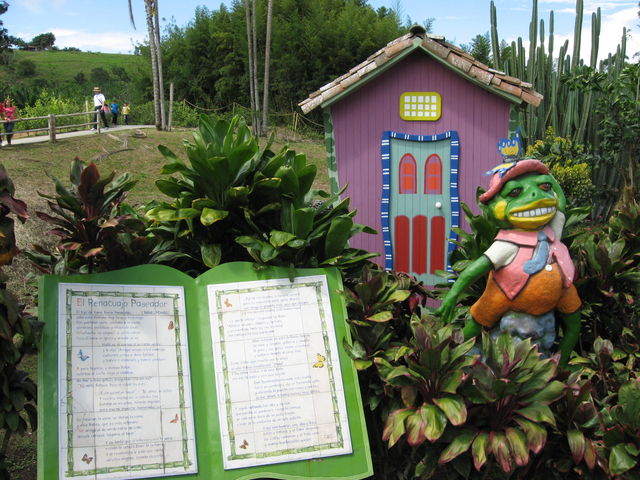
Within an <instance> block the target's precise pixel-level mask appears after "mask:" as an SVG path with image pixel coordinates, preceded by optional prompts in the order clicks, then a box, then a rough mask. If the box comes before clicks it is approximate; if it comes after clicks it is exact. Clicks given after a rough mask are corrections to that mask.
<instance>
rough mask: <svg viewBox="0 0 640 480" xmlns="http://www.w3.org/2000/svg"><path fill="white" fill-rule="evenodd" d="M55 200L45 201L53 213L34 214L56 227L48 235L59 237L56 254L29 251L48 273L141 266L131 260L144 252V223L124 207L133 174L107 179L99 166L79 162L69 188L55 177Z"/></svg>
mask: <svg viewBox="0 0 640 480" xmlns="http://www.w3.org/2000/svg"><path fill="white" fill-rule="evenodd" d="M52 179H53V181H54V183H55V195H52V196H50V195H44V194H42V193H41V194H40V195H41V196H42V197H44V198H47V199H48V201H47V203H48V205H49V209H50V210H51V212H52V214H48V213H44V212H36V215H37V216H38V218H40V219H41V220H44V221H45V222H48V223H50V224H53V225H54V228H53V229H52V230H50V231H49V233H50V234H52V235H55V236H57V237H58V238H59V242H58V244H57V251H56V252H49V251H48V250H46V249H45V248H43V247H42V246H40V245H36V246H34V249H35V251H34V252H29V254H28V255H29V257H30V259H31V260H32V261H33V262H34V263H35V264H36V265H38V266H39V267H40V268H41V270H43V271H45V272H55V273H60V274H68V273H78V272H79V273H90V272H99V271H106V270H113V269H116V268H121V267H125V266H129V265H131V264H136V263H141V262H140V261H135V260H132V257H134V258H135V257H136V255H139V254H140V252H145V251H146V250H145V248H144V246H145V244H146V243H148V241H147V240H148V239H147V238H146V237H145V236H144V235H143V232H144V229H145V227H146V224H145V223H144V222H143V221H142V220H141V219H140V218H139V216H137V215H136V212H135V211H134V210H133V209H132V208H131V207H130V206H128V205H126V204H124V203H123V200H124V198H125V195H126V193H127V192H128V191H129V190H131V189H132V188H133V186H134V185H135V184H136V181H135V180H131V177H130V175H129V174H127V173H124V174H121V175H119V176H118V177H117V178H115V172H111V174H109V175H107V176H106V177H104V178H101V177H100V172H99V170H98V167H97V166H96V164H95V163H93V162H92V163H90V164H89V165H85V164H84V163H83V162H81V161H80V160H79V159H78V158H76V159H75V160H74V161H73V162H72V164H71V172H70V180H71V187H70V188H67V187H65V186H64V185H63V184H62V182H61V181H60V180H58V179H57V178H55V177H52Z"/></svg>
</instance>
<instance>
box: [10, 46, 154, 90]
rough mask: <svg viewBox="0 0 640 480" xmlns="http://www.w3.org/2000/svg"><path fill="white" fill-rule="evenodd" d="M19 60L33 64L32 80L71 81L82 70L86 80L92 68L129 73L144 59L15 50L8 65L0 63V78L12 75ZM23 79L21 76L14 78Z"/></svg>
mask: <svg viewBox="0 0 640 480" xmlns="http://www.w3.org/2000/svg"><path fill="white" fill-rule="evenodd" d="M23 60H30V61H32V62H33V63H34V64H35V66H36V73H35V75H34V76H33V77H32V79H36V78H43V79H46V80H47V81H50V82H59V83H65V82H74V77H75V76H76V75H77V74H78V73H84V75H85V77H86V78H87V80H89V79H90V76H91V71H92V70H93V69H94V68H98V67H102V68H104V69H105V70H106V71H107V72H110V73H111V72H112V71H113V68H114V67H121V68H123V69H124V70H125V71H126V72H127V74H129V76H133V75H135V74H136V73H138V71H139V70H140V69H141V68H146V67H147V63H146V61H145V60H144V59H143V58H142V57H141V56H139V55H124V54H119V53H95V52H68V51H61V50H49V51H41V52H31V51H25V50H16V51H14V54H13V59H12V61H11V63H10V64H9V65H2V66H0V80H5V79H8V78H15V77H16V66H17V64H18V63H20V62H21V61H23ZM16 80H18V81H25V80H28V79H25V78H22V79H20V78H16Z"/></svg>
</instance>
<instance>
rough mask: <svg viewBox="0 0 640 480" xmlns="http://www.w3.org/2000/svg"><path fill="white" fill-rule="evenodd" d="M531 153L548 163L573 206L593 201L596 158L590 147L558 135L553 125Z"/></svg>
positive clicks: (570, 204)
mask: <svg viewBox="0 0 640 480" xmlns="http://www.w3.org/2000/svg"><path fill="white" fill-rule="evenodd" d="M527 156H531V157H533V158H537V159H539V160H541V161H542V162H544V163H545V164H547V166H548V167H549V169H550V170H551V174H552V175H553V176H554V177H555V179H556V180H557V181H558V183H559V184H560V186H561V187H562V190H563V191H564V194H565V196H566V197H567V205H568V206H569V207H578V206H581V205H591V204H592V202H593V196H594V194H595V193H596V191H595V187H594V186H593V182H592V180H591V174H592V168H593V165H594V163H595V161H596V159H595V157H594V156H593V155H591V154H590V153H589V152H588V150H587V149H586V147H584V146H583V145H580V144H577V143H574V142H573V141H572V140H571V139H570V138H563V137H558V136H555V135H554V132H553V127H549V128H547V130H546V132H545V137H544V139H543V140H537V141H536V142H535V143H534V144H533V145H530V146H529V147H528V148H527Z"/></svg>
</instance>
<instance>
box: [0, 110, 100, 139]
mask: <svg viewBox="0 0 640 480" xmlns="http://www.w3.org/2000/svg"><path fill="white" fill-rule="evenodd" d="M96 113H99V112H95V111H89V112H80V113H64V114H60V115H55V114H53V113H51V114H49V115H46V116H43V117H29V118H18V119H16V120H12V122H14V123H16V122H28V121H31V120H47V126H46V127H43V128H31V129H29V130H14V131H12V132H10V133H9V134H7V133H6V132H4V131H2V132H0V139H5V138H6V136H7V135H15V134H23V133H26V134H27V136H30V135H31V134H32V133H34V134H36V135H39V134H40V132H47V134H48V135H49V141H51V142H52V143H55V141H56V134H57V133H60V132H61V131H62V130H67V129H72V130H79V129H81V128H82V127H86V128H87V129H88V128H97V129H98V133H100V122H99V121H98V120H99V119H98V118H97V116H96ZM79 116H85V117H86V118H85V120H86V119H88V120H89V121H88V122H84V123H75V124H72V125H60V126H57V125H56V123H57V119H59V118H69V117H79ZM9 122H10V121H9V120H0V124H4V123H9Z"/></svg>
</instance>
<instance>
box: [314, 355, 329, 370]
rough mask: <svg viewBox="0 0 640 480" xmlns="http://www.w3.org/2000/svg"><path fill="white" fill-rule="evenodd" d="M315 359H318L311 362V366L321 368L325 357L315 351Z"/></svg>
mask: <svg viewBox="0 0 640 480" xmlns="http://www.w3.org/2000/svg"><path fill="white" fill-rule="evenodd" d="M316 359H317V360H318V361H317V362H316V363H314V364H313V368H322V367H324V362H325V361H326V360H327V359H326V357H324V356H323V355H320V354H319V353H316Z"/></svg>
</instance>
